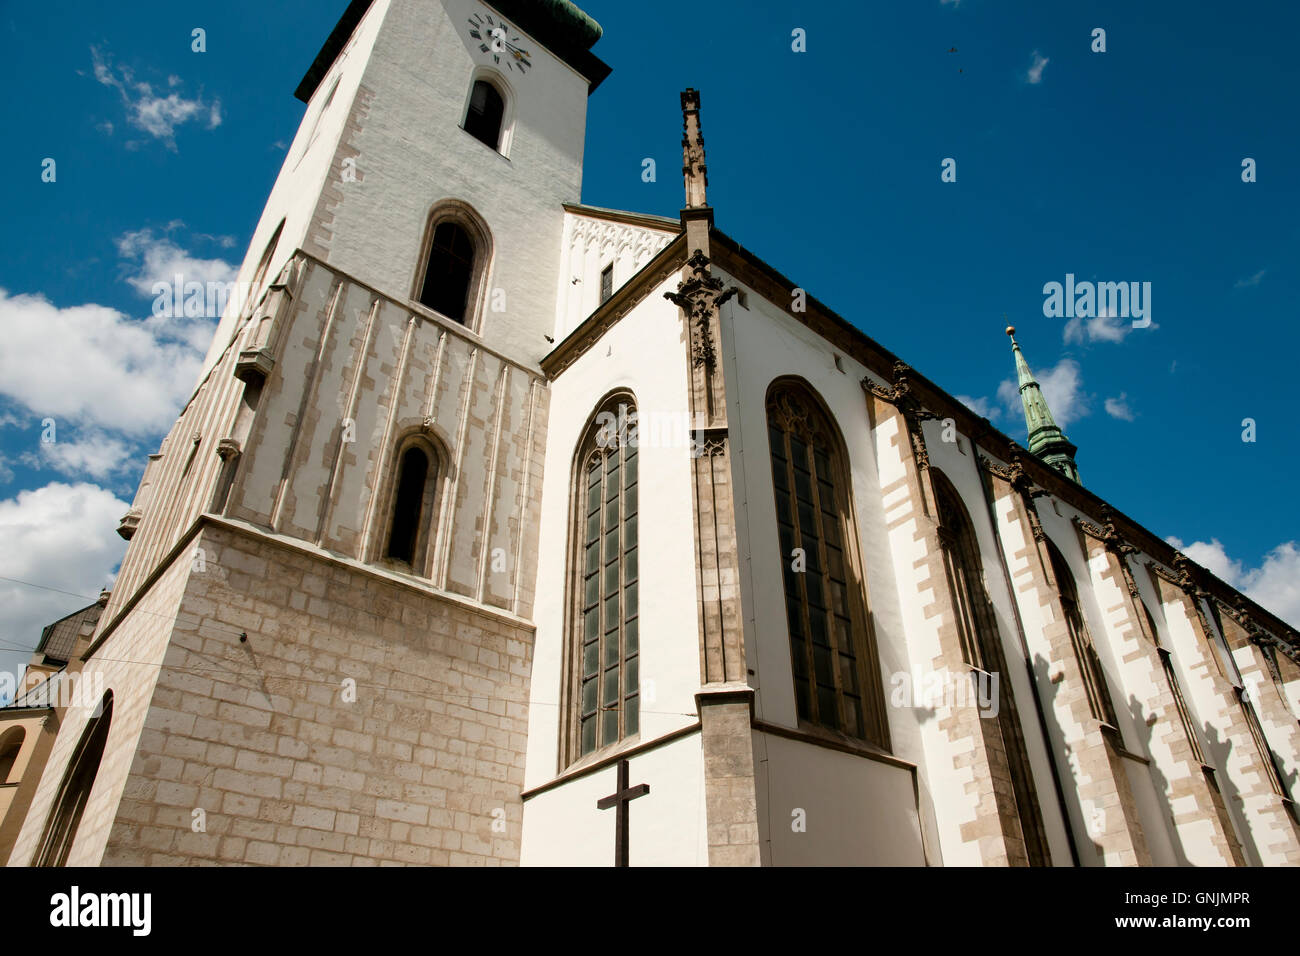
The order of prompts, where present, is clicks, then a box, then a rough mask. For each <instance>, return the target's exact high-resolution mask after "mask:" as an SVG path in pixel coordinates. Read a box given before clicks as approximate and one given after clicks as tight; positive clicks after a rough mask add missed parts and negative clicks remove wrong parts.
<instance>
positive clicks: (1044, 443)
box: [1007, 325, 1082, 484]
mask: <svg viewBox="0 0 1300 956" xmlns="http://www.w3.org/2000/svg"><path fill="white" fill-rule="evenodd" d="M1007 335H1009V336H1011V351H1012V352H1013V353H1015V356H1016V375H1017V377H1018V378H1019V379H1020V403H1021V404H1022V405H1024V407H1025V425H1026V426H1027V427H1028V429H1029V451H1030V454H1033V455H1037V456H1038V457H1039V458H1041V459H1042V460H1043V461H1045V462H1047V464H1049V465H1051V466H1052V467H1053V468H1055V469H1056V470H1057V471H1059V472H1060V473H1061V474H1063V475H1065V476H1066V477H1067V478H1070V479H1072V480H1073V481H1075V482H1078V483H1079V484H1082V482H1080V481H1079V467H1078V465H1076V464H1075V463H1074V453H1075V452H1076V451H1078V450H1079V449H1078V448H1077V447H1076V446H1075V445H1074V444H1072V443H1071V442H1070V440H1069V439H1068V438H1066V437H1065V434H1064V432H1062V431H1061V429H1060V426H1059V425H1057V424H1056V419H1054V418H1052V410H1051V409H1050V408H1048V407H1047V399H1045V398H1044V397H1043V390H1042V389H1041V388H1040V387H1039V385H1038V381H1037V379H1035V378H1034V373H1033V372H1031V371H1030V370H1029V363H1028V362H1026V361H1025V356H1024V353H1023V352H1021V351H1020V345H1019V344H1018V343H1017V342H1016V329H1015V326H1011V325H1008V326H1007Z"/></svg>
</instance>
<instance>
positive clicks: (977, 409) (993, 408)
mask: <svg viewBox="0 0 1300 956" xmlns="http://www.w3.org/2000/svg"><path fill="white" fill-rule="evenodd" d="M957 401H959V402H961V403H962V404H963V405H965V406H966V407H967V408H969V409H970V410H971V411H972V412H974V413H975V414H976V415H978V416H980V417H981V418H987V419H988V420H989V421H997V420H998V419H999V418H1001V417H1002V408H1001V407H1000V406H998V405H996V404H994V403H993V402H992V401H990V400H989V399H987V398H984V397H980V398H972V397H971V396H969V395H958V396H957Z"/></svg>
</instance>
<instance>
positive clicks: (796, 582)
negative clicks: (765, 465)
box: [767, 381, 889, 750]
mask: <svg viewBox="0 0 1300 956" xmlns="http://www.w3.org/2000/svg"><path fill="white" fill-rule="evenodd" d="M767 431H768V440H769V443H770V450H771V456H772V484H773V489H774V491H775V495H776V520H777V535H778V538H779V540H780V545H781V565H782V567H783V569H784V577H785V608H786V624H787V627H788V629H789V635H790V657H791V664H792V667H793V671H794V684H795V709H796V712H797V714H798V717H799V720H800V722H802V723H807V724H811V725H813V726H817V727H822V728H825V729H827V730H832V731H836V732H838V733H842V734H846V735H848V736H850V737H854V738H857V739H859V740H865V741H868V742H870V743H872V744H874V745H876V746H877V747H880V748H881V749H885V750H887V749H888V748H889V727H888V723H887V721H886V719H885V711H884V697H883V692H882V689H881V684H880V665H879V663H878V662H877V657H876V648H875V641H874V639H873V636H872V634H871V631H870V628H869V624H868V620H867V613H866V600H865V589H864V586H863V582H862V577H861V574H860V572H859V570H858V562H857V543H856V542H857V533H856V530H855V528H854V523H853V518H852V513H853V512H852V505H851V501H850V485H849V481H848V471H847V469H846V467H845V454H844V451H843V445H842V442H841V440H840V438H839V433H838V431H837V430H836V429H835V427H834V425H833V424H832V423H831V420H830V416H829V415H828V414H826V412H825V411H824V410H823V406H822V404H821V402H820V400H819V399H817V398H816V397H815V396H814V395H813V393H812V392H811V390H810V389H808V388H807V387H806V386H803V385H802V384H800V383H798V382H794V381H781V382H778V383H776V384H775V385H773V386H772V388H771V389H770V390H769V391H768V396H767Z"/></svg>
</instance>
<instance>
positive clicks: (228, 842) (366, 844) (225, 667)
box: [103, 524, 532, 865]
mask: <svg viewBox="0 0 1300 956" xmlns="http://www.w3.org/2000/svg"><path fill="white" fill-rule="evenodd" d="M195 543H196V546H198V547H201V548H202V549H203V555H204V558H205V565H206V566H205V568H204V569H203V570H195V571H194V572H192V573H191V574H190V576H189V579H188V582H187V586H186V588H185V591H184V594H183V596H182V598H181V601H180V608H179V612H178V614H177V616H176V625H175V628H174V630H173V632H172V634H171V642H170V645H169V647H168V649H167V654H166V658H165V660H164V662H163V666H162V667H161V668H160V669H159V674H158V682H157V687H156V690H155V691H154V694H153V698H152V702H151V705H150V707H149V711H148V715H147V717H146V719H145V722H144V728H143V732H142V733H141V734H140V737H139V749H138V751H137V752H136V754H135V758H134V762H133V763H132V765H131V771H130V776H129V779H128V780H127V782H126V788H125V792H124V794H123V797H122V801H121V805H120V807H119V808H118V812H117V816H116V819H115V821H114V823H113V828H112V832H111V834H110V836H109V839H108V845H107V849H106V850H105V852H104V857H103V862H104V863H105V864H108V865H144V864H149V865H177V864H183V863H189V864H194V863H223V864H231V863H235V864H237V863H245V864H267V865H270V864H279V865H308V864H310V865H349V864H350V865H375V864H404V863H405V864H451V865H465V864H485V865H501V864H510V863H516V862H517V861H518V859H519V840H520V820H521V816H522V812H521V803H520V800H519V793H520V788H521V785H522V781H523V759H524V758H523V753H524V735H525V733H526V729H527V711H526V705H525V699H526V698H525V690H526V686H527V680H528V675H529V671H530V668H531V658H532V631H531V628H530V627H528V626H527V625H526V624H525V623H523V622H522V621H518V620H517V619H511V618H510V617H509V616H508V615H503V614H495V613H492V612H490V611H486V610H479V609H477V608H475V607H473V606H471V605H468V604H466V603H461V602H458V601H455V600H454V599H448V598H446V597H444V596H441V595H438V594H436V593H434V592H432V591H428V590H425V589H423V588H421V587H419V586H418V585H414V584H410V583H406V582H404V581H402V580H401V579H399V578H397V577H396V576H392V575H387V574H385V573H384V572H381V571H371V570H367V569H365V568H363V567H362V566H360V565H354V564H351V563H348V562H345V561H340V560H337V559H332V558H330V557H329V556H327V555H325V554H324V553H323V552H315V551H314V550H313V549H310V548H308V547H306V546H302V545H296V544H293V543H290V542H287V541H285V540H283V539H281V540H276V539H274V538H271V537H270V536H267V535H264V534H261V533H258V532H257V531H255V530H253V529H251V528H250V529H247V530H245V529H242V528H240V527H238V526H234V525H226V524H209V525H206V526H205V527H204V528H203V530H202V531H201V532H200V534H199V536H198V538H197V539H196V542H195ZM241 634H246V635H247V640H246V641H243V640H241V638H240V635H241ZM348 678H351V679H352V680H354V681H355V699H354V700H353V699H350V695H348V693H347V689H346V687H345V685H344V682H345V680H346V679H348ZM199 809H201V810H202V811H203V815H202V816H203V818H204V820H203V823H204V826H203V829H202V832H196V826H195V819H196V817H197V816H199V815H197V814H196V813H195V810H199Z"/></svg>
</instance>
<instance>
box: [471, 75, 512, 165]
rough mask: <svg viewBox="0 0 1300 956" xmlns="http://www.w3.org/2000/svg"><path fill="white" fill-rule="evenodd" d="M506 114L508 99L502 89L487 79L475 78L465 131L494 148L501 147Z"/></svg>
mask: <svg viewBox="0 0 1300 956" xmlns="http://www.w3.org/2000/svg"><path fill="white" fill-rule="evenodd" d="M505 115H506V101H505V97H503V96H502V95H501V93H500V91H499V90H497V88H496V87H495V86H493V85H492V84H491V83H489V82H488V81H487V80H475V81H474V86H473V88H472V89H471V90H470V94H469V108H468V109H466V111H465V126H464V129H465V132H467V133H469V134H470V135H471V136H473V137H474V138H475V139H477V140H478V141H479V142H481V143H483V144H485V145H487V146H490V147H492V149H500V148H501V126H502V123H503V121H504V120H505Z"/></svg>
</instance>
